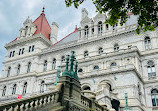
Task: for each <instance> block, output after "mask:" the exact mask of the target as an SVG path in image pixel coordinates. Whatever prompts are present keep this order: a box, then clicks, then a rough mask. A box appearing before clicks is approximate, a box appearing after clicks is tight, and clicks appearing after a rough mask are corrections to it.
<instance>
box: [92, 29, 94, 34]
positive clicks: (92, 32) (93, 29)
mask: <svg viewBox="0 0 158 111" xmlns="http://www.w3.org/2000/svg"><path fill="white" fill-rule="evenodd" d="M93 34H94V27H92V35H93Z"/></svg>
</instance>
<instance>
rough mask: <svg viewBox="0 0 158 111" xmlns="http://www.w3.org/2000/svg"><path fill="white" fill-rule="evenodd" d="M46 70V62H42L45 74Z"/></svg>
mask: <svg viewBox="0 0 158 111" xmlns="http://www.w3.org/2000/svg"><path fill="white" fill-rule="evenodd" d="M46 70H47V60H45V61H44V65H43V71H44V72H45V71H46Z"/></svg>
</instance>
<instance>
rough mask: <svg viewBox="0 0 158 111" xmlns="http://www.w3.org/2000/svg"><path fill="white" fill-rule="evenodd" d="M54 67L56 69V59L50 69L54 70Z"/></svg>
mask: <svg viewBox="0 0 158 111" xmlns="http://www.w3.org/2000/svg"><path fill="white" fill-rule="evenodd" d="M55 67H56V59H55V58H54V59H53V62H52V69H55Z"/></svg>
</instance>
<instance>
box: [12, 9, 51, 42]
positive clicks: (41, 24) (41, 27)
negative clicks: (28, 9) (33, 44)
mask: <svg viewBox="0 0 158 111" xmlns="http://www.w3.org/2000/svg"><path fill="white" fill-rule="evenodd" d="M33 23H34V24H35V25H36V26H37V30H36V32H35V33H34V35H36V34H40V33H41V34H42V35H43V36H45V37H46V38H47V39H48V40H49V36H50V35H49V34H51V27H50V25H49V23H48V21H47V19H46V17H45V14H44V8H43V11H42V13H41V15H40V16H39V17H38V18H37V19H36V20H35V21H34V22H33ZM16 40H17V38H16V39H14V40H13V41H11V42H14V41H16ZM11 42H10V43H11Z"/></svg>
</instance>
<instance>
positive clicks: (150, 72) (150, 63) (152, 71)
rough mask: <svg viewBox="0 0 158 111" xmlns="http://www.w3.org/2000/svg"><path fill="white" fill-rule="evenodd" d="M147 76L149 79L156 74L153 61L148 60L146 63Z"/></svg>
mask: <svg viewBox="0 0 158 111" xmlns="http://www.w3.org/2000/svg"><path fill="white" fill-rule="evenodd" d="M147 65H148V66H147V70H148V77H149V79H150V78H152V77H155V76H156V70H155V65H154V62H153V61H148V63H147Z"/></svg>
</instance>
